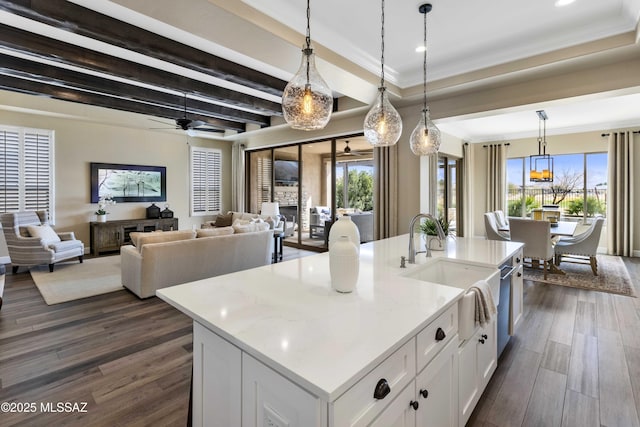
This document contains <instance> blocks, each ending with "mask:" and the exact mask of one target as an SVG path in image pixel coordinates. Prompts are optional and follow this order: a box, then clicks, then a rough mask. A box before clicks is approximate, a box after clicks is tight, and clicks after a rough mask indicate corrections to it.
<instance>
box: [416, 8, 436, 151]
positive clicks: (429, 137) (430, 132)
mask: <svg viewBox="0 0 640 427" xmlns="http://www.w3.org/2000/svg"><path fill="white" fill-rule="evenodd" d="M431 9H432V6H431V4H430V3H425V4H423V5H420V7H419V8H418V11H420V13H422V14H423V15H424V45H423V46H424V57H423V63H422V77H423V81H422V91H423V96H422V115H421V117H420V121H419V122H418V125H417V126H416V128H415V129H414V130H413V132H412V133H411V138H410V139H409V143H410V145H411V151H413V154H415V155H417V156H428V155H433V154H437V153H438V150H439V149H440V129H438V128H437V127H436V125H435V124H434V123H433V122H432V121H431V118H430V117H429V107H427V13H429V12H431Z"/></svg>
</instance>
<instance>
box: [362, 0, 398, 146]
mask: <svg viewBox="0 0 640 427" xmlns="http://www.w3.org/2000/svg"><path fill="white" fill-rule="evenodd" d="M381 3H382V15H381V16H382V25H381V28H382V30H381V40H382V41H381V51H382V55H381V57H380V64H381V72H380V87H379V88H378V92H379V94H378V96H377V97H376V99H375V101H374V102H373V105H372V106H371V109H370V110H369V112H368V113H367V115H366V116H365V118H364V136H365V138H367V141H369V143H370V144H371V145H372V146H374V147H388V146H390V145H394V144H395V143H396V142H398V139H400V134H401V133H402V118H401V117H400V114H398V111H396V109H395V108H393V105H391V102H389V97H388V96H387V92H386V90H387V88H386V87H385V85H384V0H381Z"/></svg>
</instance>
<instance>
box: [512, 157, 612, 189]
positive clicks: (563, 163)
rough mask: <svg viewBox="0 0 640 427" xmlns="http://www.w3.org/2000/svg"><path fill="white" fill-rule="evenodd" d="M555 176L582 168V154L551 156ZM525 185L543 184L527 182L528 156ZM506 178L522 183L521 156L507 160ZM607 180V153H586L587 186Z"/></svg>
mask: <svg viewBox="0 0 640 427" xmlns="http://www.w3.org/2000/svg"><path fill="white" fill-rule="evenodd" d="M553 162H554V163H553V169H554V173H555V176H560V175H561V174H563V173H565V172H567V173H570V174H573V173H575V172H580V173H581V172H582V171H583V170H584V154H563V155H555V156H553ZM524 167H525V172H526V174H527V175H526V182H525V184H526V185H527V186H536V185H545V184H544V183H539V184H538V183H534V182H529V178H528V176H529V158H528V157H526V158H525V159H524ZM507 178H508V182H509V183H510V184H516V185H521V183H522V158H518V159H509V160H508V161H507ZM606 182H607V153H590V154H587V188H593V187H594V186H595V185H597V184H602V183H606Z"/></svg>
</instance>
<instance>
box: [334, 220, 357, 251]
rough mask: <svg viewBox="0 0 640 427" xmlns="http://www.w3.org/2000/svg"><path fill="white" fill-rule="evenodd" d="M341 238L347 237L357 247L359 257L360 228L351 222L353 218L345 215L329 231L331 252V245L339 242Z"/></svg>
mask: <svg viewBox="0 0 640 427" xmlns="http://www.w3.org/2000/svg"><path fill="white" fill-rule="evenodd" d="M340 236H347V237H348V238H349V240H350V241H351V242H352V243H353V244H354V245H355V246H356V250H357V251H358V255H359V254H360V231H359V230H358V226H357V225H356V224H355V223H354V222H353V221H351V217H349V216H347V215H343V216H341V217H340V218H338V220H337V221H336V222H334V223H333V225H332V226H331V230H329V252H331V245H332V244H333V243H334V242H336V241H337V240H338V238H339V237H340Z"/></svg>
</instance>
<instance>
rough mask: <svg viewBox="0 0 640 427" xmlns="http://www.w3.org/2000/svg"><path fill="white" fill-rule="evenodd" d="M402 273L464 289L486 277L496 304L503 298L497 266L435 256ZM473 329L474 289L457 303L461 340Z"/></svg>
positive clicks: (468, 335) (421, 279) (410, 276)
mask: <svg viewBox="0 0 640 427" xmlns="http://www.w3.org/2000/svg"><path fill="white" fill-rule="evenodd" d="M403 276H404V277H408V278H411V279H416V280H420V281H423V282H429V283H437V284H440V285H446V286H453V287H456V288H460V289H464V290H465V291H466V290H468V289H469V288H470V287H471V286H473V285H474V284H475V283H476V282H478V281H479V280H486V281H487V282H488V283H489V286H490V287H491V293H492V295H493V300H494V302H495V304H496V306H497V305H498V302H499V301H500V271H499V270H498V269H497V268H494V267H486V266H480V265H474V264H466V263H464V262H460V261H456V260H451V259H449V258H434V259H432V260H429V262H428V263H427V264H424V265H418V266H415V267H414V268H412V269H411V270H410V271H409V272H407V273H405V274H403ZM474 331H475V293H473V292H467V293H466V294H465V295H464V296H463V297H462V299H460V302H459V303H458V335H459V337H460V339H461V340H466V339H467V338H469V337H471V335H473V332H474Z"/></svg>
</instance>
